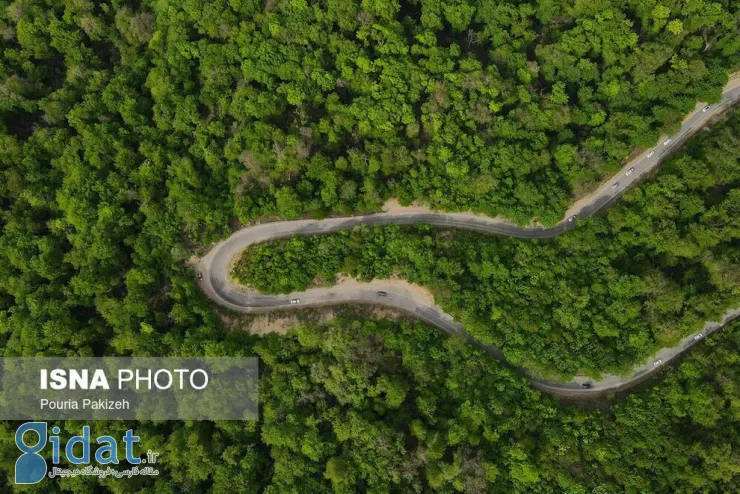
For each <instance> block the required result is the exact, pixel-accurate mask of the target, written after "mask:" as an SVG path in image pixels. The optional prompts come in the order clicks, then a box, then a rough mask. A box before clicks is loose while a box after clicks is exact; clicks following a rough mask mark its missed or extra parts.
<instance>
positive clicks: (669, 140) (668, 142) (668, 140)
mask: <svg viewBox="0 0 740 494" xmlns="http://www.w3.org/2000/svg"><path fill="white" fill-rule="evenodd" d="M670 143H671V139H670V138H668V139H666V140H665V141H663V145H664V146H667V145H668V144H670Z"/></svg>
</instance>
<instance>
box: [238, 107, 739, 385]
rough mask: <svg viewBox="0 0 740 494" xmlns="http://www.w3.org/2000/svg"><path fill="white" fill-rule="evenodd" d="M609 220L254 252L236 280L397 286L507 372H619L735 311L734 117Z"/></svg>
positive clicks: (272, 287)
mask: <svg viewBox="0 0 740 494" xmlns="http://www.w3.org/2000/svg"><path fill="white" fill-rule="evenodd" d="M663 167H664V168H663V170H662V171H661V173H660V174H659V175H658V176H657V177H655V178H654V179H653V180H650V181H648V182H644V183H643V184H641V185H640V186H639V187H638V188H637V189H636V190H633V191H631V192H629V193H627V194H626V195H625V196H624V197H623V200H622V201H620V202H619V203H618V204H616V205H614V206H613V207H611V208H610V209H609V210H608V211H607V213H606V214H604V215H601V216H597V217H592V218H588V219H583V220H579V225H578V227H577V228H576V229H574V230H572V231H570V232H568V233H567V234H564V235H561V236H558V237H555V238H553V239H550V240H538V241H537V240H519V239H515V238H506V237H496V236H491V235H484V234H479V233H471V232H465V231H455V230H453V231H440V230H437V229H433V228H431V227H428V226H415V227H404V228H403V229H402V228H400V227H397V226H388V227H378V226H360V227H357V228H355V229H354V230H352V231H344V232H339V233H336V234H332V235H329V236H315V237H307V238H306V237H294V238H291V239H287V240H280V241H277V242H275V243H271V244H263V245H257V246H253V247H250V248H248V249H247V250H246V251H245V252H244V254H243V255H242V257H241V258H240V260H239V262H238V263H237V264H236V265H235V267H234V276H235V278H236V279H237V280H239V281H241V282H242V283H244V284H247V285H251V286H254V287H256V288H257V289H259V290H261V291H263V292H267V293H279V292H290V291H295V290H304V289H306V288H308V287H310V286H314V285H317V284H333V283H334V280H335V275H336V274H337V273H339V272H343V273H347V274H349V275H351V276H354V277H357V278H360V279H362V280H365V281H369V280H371V279H373V278H388V277H390V276H392V275H397V276H401V277H402V278H404V279H407V280H409V281H411V282H415V283H420V284H423V285H426V286H428V287H430V288H431V289H432V291H433V292H434V293H435V295H436V299H437V303H438V304H440V305H441V306H442V307H443V308H445V309H446V310H448V312H450V313H451V314H453V315H455V316H456V318H458V319H459V320H460V321H461V322H463V323H464V326H465V329H466V330H467V331H468V332H470V333H471V334H472V335H473V336H474V337H475V338H477V339H478V340H479V341H481V342H484V343H491V344H495V345H496V346H498V347H499V348H501V349H502V350H503V351H504V355H505V357H506V358H507V360H509V361H510V362H513V363H515V364H518V365H521V366H524V367H527V368H529V369H532V370H535V371H539V372H541V373H549V372H552V371H555V372H557V373H559V374H561V375H566V376H568V375H572V374H574V373H578V372H581V373H583V372H585V373H590V374H596V373H598V372H599V371H612V372H619V371H622V372H625V371H627V370H629V369H631V367H632V365H633V364H634V363H635V362H636V361H639V360H644V359H645V358H647V357H648V355H650V354H652V353H653V352H654V351H655V350H656V349H657V348H661V347H667V346H673V345H675V344H676V343H677V342H678V340H679V339H680V338H681V337H683V336H686V335H687V334H688V333H690V332H692V331H697V330H699V329H700V328H701V327H702V326H703V324H704V323H705V322H706V321H710V320H711V321H719V320H720V319H721V315H722V314H723V313H724V312H725V311H726V310H727V309H729V308H733V309H734V308H738V307H740V112H737V111H736V112H734V113H732V114H731V115H730V118H729V120H728V121H727V122H724V123H722V124H718V125H717V127H715V128H714V129H713V130H712V131H711V132H710V133H705V135H702V136H700V137H697V138H695V139H694V140H692V141H690V144H689V146H688V147H687V149H685V152H683V153H682V154H680V155H679V156H677V157H673V158H670V159H669V160H668V162H667V163H666V164H664V165H663Z"/></svg>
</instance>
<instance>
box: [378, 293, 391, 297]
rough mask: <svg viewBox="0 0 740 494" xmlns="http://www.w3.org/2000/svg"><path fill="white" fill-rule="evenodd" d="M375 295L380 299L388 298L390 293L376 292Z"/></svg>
mask: <svg viewBox="0 0 740 494" xmlns="http://www.w3.org/2000/svg"><path fill="white" fill-rule="evenodd" d="M375 294H376V295H377V296H378V297H387V296H388V292H376V293H375Z"/></svg>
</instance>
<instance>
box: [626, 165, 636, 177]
mask: <svg viewBox="0 0 740 494" xmlns="http://www.w3.org/2000/svg"><path fill="white" fill-rule="evenodd" d="M634 171H635V167H634V166H633V167H632V168H630V169H629V170H627V171H626V172H625V173H624V174H625V175H626V176H628V177H629V176H630V175H632V172H634Z"/></svg>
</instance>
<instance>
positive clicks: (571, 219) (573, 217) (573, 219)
mask: <svg viewBox="0 0 740 494" xmlns="http://www.w3.org/2000/svg"><path fill="white" fill-rule="evenodd" d="M576 218H578V215H577V214H574V215H573V216H571V217H570V218H568V223H573V222H574V221H575V220H576Z"/></svg>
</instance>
